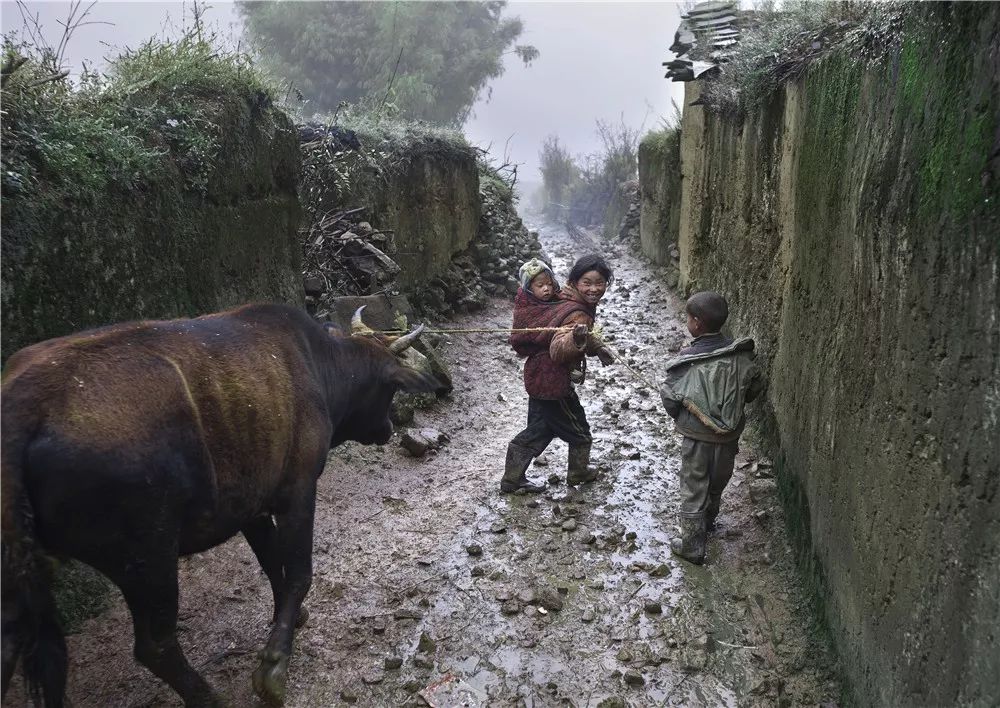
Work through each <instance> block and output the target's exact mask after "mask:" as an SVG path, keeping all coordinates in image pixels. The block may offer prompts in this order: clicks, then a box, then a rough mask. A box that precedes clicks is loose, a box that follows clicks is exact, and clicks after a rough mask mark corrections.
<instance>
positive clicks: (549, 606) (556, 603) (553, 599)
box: [535, 587, 563, 612]
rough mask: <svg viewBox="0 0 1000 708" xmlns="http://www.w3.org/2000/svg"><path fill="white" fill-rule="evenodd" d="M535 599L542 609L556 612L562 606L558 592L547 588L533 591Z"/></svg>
mask: <svg viewBox="0 0 1000 708" xmlns="http://www.w3.org/2000/svg"><path fill="white" fill-rule="evenodd" d="M535 601H536V602H537V603H538V604H539V605H540V606H541V607H542V608H544V609H546V610H552V611H553V612H558V611H559V610H561V609H562V608H563V599H562V597H560V595H559V592H558V591H556V590H554V589H552V588H549V587H545V588H540V589H539V590H538V591H537V592H536V593H535Z"/></svg>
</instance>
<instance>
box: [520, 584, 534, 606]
mask: <svg viewBox="0 0 1000 708" xmlns="http://www.w3.org/2000/svg"><path fill="white" fill-rule="evenodd" d="M517 599H518V600H520V601H521V602H522V603H524V604H525V605H531V604H534V602H535V591H534V590H532V589H531V588H527V589H525V590H521V591H520V592H519V593H517Z"/></svg>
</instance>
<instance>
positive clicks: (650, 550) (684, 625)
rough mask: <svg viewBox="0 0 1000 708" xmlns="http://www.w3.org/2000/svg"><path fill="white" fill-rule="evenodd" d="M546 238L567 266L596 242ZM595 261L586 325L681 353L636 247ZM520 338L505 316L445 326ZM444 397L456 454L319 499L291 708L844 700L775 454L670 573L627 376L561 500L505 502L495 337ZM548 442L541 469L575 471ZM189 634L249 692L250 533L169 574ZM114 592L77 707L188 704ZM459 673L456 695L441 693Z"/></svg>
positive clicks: (509, 382)
mask: <svg viewBox="0 0 1000 708" xmlns="http://www.w3.org/2000/svg"><path fill="white" fill-rule="evenodd" d="M542 241H543V244H544V246H545V248H546V250H547V251H548V253H549V255H550V257H551V258H552V259H553V261H554V263H555V266H556V271H557V273H560V274H564V273H566V272H567V270H568V265H569V263H571V262H572V259H573V258H574V257H576V256H577V255H580V254H581V253H583V252H584V251H585V250H590V246H589V244H581V243H578V242H574V241H572V240H571V239H570V237H569V236H568V235H567V234H566V233H565V232H563V231H562V230H561V229H556V228H545V229H543V231H542ZM603 250H605V251H606V253H607V255H608V256H609V257H610V259H611V262H612V263H613V265H614V267H615V268H616V271H617V275H618V280H617V282H616V283H615V284H614V285H613V287H612V288H611V289H610V290H609V292H608V295H607V297H606V298H605V300H604V302H603V303H602V306H601V309H600V314H599V321H600V322H601V323H602V325H603V327H604V329H605V332H606V334H607V335H608V338H609V339H610V340H611V343H612V344H613V346H615V347H616V348H617V349H618V350H619V351H620V352H622V353H623V354H625V355H626V356H627V357H628V359H629V360H630V361H631V362H632V363H633V365H634V366H635V368H637V369H640V370H643V371H653V370H655V366H656V363H657V362H658V361H661V360H662V359H663V357H665V356H668V355H669V353H670V352H671V351H676V349H677V348H678V347H679V346H680V345H681V343H682V341H683V340H684V337H685V335H686V331H685V330H684V329H683V325H682V323H681V319H680V317H679V312H680V310H681V303H680V302H679V301H678V300H677V298H676V297H675V296H674V295H673V294H671V293H670V292H669V291H668V290H667V288H666V287H665V286H663V285H659V284H654V280H653V273H654V270H653V269H651V268H650V267H649V266H648V265H646V264H644V263H643V262H641V261H640V260H639V259H637V258H635V257H633V256H632V255H630V254H629V249H628V248H626V247H621V246H609V247H605V248H604V249H603ZM509 323H510V304H509V303H508V302H506V301H502V300H495V301H493V302H492V303H491V304H490V306H489V307H488V309H487V310H486V311H484V312H481V313H477V314H476V315H474V316H468V317H465V318H460V319H457V320H455V321H454V322H452V323H450V325H451V326H455V327H463V326H476V327H483V326H497V327H506V326H509ZM444 351H445V353H446V356H447V358H448V360H449V361H450V363H451V366H452V373H453V376H454V379H455V383H456V388H455V391H454V395H453V399H452V400H451V401H447V402H442V403H440V404H438V405H437V406H436V407H434V408H433V409H430V410H424V411H418V412H417V414H416V421H415V423H414V425H415V426H416V427H431V428H436V429H438V430H440V431H441V432H443V433H445V434H447V435H448V436H449V438H450V441H449V442H448V443H447V444H446V445H445V446H444V447H443V448H442V449H441V450H440V451H438V452H437V453H436V454H429V455H428V456H426V457H424V458H420V459H416V458H413V457H410V456H409V455H408V454H407V453H406V452H405V451H404V450H403V449H402V448H401V447H400V446H399V445H398V444H396V442H395V441H394V442H393V443H390V444H389V445H386V446H384V447H381V448H366V447H362V446H358V445H353V444H351V445H347V446H344V447H342V448H340V449H338V450H337V451H336V452H335V453H334V454H332V455H331V456H330V460H329V463H328V465H327V469H326V472H325V474H324V475H323V477H322V479H321V481H320V486H319V489H320V491H319V499H318V502H317V514H316V534H315V554H314V563H315V575H314V582H313V586H312V590H311V591H310V593H309V596H308V598H307V599H306V604H307V606H308V607H309V609H310V612H311V617H310V620H309V622H308V624H307V625H306V626H305V627H304V628H302V629H301V630H300V631H299V632H298V635H297V640H296V652H295V654H294V657H293V659H292V662H291V667H290V671H289V674H290V680H289V687H288V700H287V705H289V706H293V707H294V706H332V705H346V704H350V703H356V704H359V705H393V706H395V705H407V704H414V705H422V704H424V699H423V698H421V695H420V692H421V691H425V689H426V687H428V686H431V685H432V684H435V682H440V681H441V680H442V679H445V682H444V684H442V685H441V686H440V687H439V688H437V689H432V690H431V691H430V692H425V695H426V696H427V697H429V698H430V699H431V701H432V702H434V703H435V704H436V705H462V704H463V703H462V702H461V701H462V700H463V699H465V700H467V701H468V702H466V703H465V705H477V704H478V705H504V706H506V705H526V706H557V705H560V706H561V705H566V706H599V705H602V706H605V707H607V706H616V705H617V706H622V705H635V706H655V705H761V706H765V705H766V706H772V705H816V704H832V703H835V702H836V700H837V698H838V697H839V695H840V688H839V686H838V685H837V683H836V681H835V679H834V673H833V670H832V666H833V664H832V661H831V659H830V656H829V654H828V652H827V650H826V649H825V647H824V646H823V644H822V642H820V641H818V640H816V639H815V637H814V634H813V632H812V631H811V630H810V627H811V621H810V617H809V614H808V610H807V608H808V604H807V602H806V601H805V599H804V596H803V595H802V593H801V591H800V590H799V588H798V586H797V584H796V580H795V574H794V570H793V568H792V565H791V552H790V549H789V548H788V547H787V545H786V542H785V540H784V531H783V526H782V518H781V513H780V509H779V508H778V507H777V500H776V498H775V495H774V484H773V480H771V479H769V477H768V474H769V470H768V468H767V466H766V461H760V460H757V459H756V458H755V456H754V454H753V451H752V450H749V449H744V450H743V451H742V452H741V455H740V457H739V458H738V461H737V467H738V469H737V471H736V474H735V476H734V479H733V482H732V483H731V486H730V488H729V490H727V493H726V496H725V497H724V498H723V507H722V514H721V517H720V531H719V532H718V533H717V534H716V535H715V536H714V537H713V539H712V540H711V542H710V549H709V559H708V563H707V565H705V566H704V567H700V568H696V567H693V566H691V565H688V564H685V563H684V562H682V561H679V560H676V559H674V558H672V557H671V555H670V552H669V545H668V544H669V538H670V536H671V534H672V533H673V527H674V523H675V512H676V499H675V495H676V489H677V479H676V472H677V466H678V448H679V439H678V438H677V437H676V436H675V435H674V434H673V433H672V426H671V423H670V419H669V417H668V416H666V414H665V413H664V412H663V411H662V408H661V406H660V404H659V400H658V397H656V395H655V393H654V392H651V391H647V390H644V389H643V388H642V387H641V385H637V384H638V382H637V380H636V379H635V378H633V377H632V375H631V374H630V373H629V372H628V371H627V370H626V369H624V368H623V367H622V366H620V365H619V366H612V367H607V368H602V367H600V365H599V364H597V363H596V361H595V363H594V364H593V365H592V366H591V370H590V374H589V381H588V382H587V383H586V384H585V385H584V386H583V387H582V389H581V390H580V396H581V399H582V400H583V402H584V405H585V407H586V409H587V413H588V416H589V418H590V421H591V426H592V428H593V430H594V433H595V437H596V440H595V456H596V462H597V464H598V465H599V466H600V467H602V468H603V470H604V474H603V476H602V478H601V479H599V480H598V481H597V482H596V483H594V484H593V485H590V486H589V487H585V488H583V489H581V490H579V491H575V492H573V491H569V490H567V488H566V486H565V485H563V484H558V483H556V484H553V485H551V486H550V489H549V491H548V493H546V494H544V495H541V496H534V497H532V496H512V497H503V496H500V495H499V493H498V482H499V478H500V474H501V471H502V465H503V459H504V451H505V449H506V444H507V441H508V440H509V439H510V438H511V437H512V436H513V435H514V434H515V433H516V432H517V431H518V430H520V428H521V427H522V424H523V422H524V419H525V415H526V410H527V400H526V397H525V394H524V391H523V388H522V385H521V380H520V362H519V360H518V359H517V358H516V357H515V355H514V354H513V352H512V351H511V350H510V349H509V347H507V346H505V344H504V342H503V338H502V337H499V336H496V335H486V336H483V335H480V336H475V337H462V338H460V337H458V336H454V337H453V338H452V339H451V340H450V341H449V342H448V343H447V344H446V345H445V347H444ZM565 457H566V446H565V444H563V443H560V442H558V441H557V442H556V443H554V444H553V445H552V446H551V447H550V449H549V450H548V452H547V453H546V455H545V456H544V457H543V458H542V459H540V460H539V461H537V462H536V464H535V468H534V470H533V471H529V472H530V474H532V475H533V476H544V477H548V476H549V475H552V477H553V479H554V480H556V481H557V482H558V480H559V479H560V478H562V477H563V476H564V474H565ZM181 603H182V609H181V641H182V644H183V646H184V648H185V651H186V652H187V654H188V657H189V659H190V660H191V662H192V664H193V665H195V666H197V667H199V668H200V670H201V671H203V672H204V673H205V674H206V676H207V678H208V679H209V681H210V682H211V683H212V684H213V685H215V686H216V687H218V688H219V689H220V690H221V691H222V692H223V693H224V694H225V695H227V696H228V697H229V698H230V700H231V702H232V705H234V706H253V705H258V701H257V700H256V698H255V697H254V696H253V693H252V690H251V687H250V674H251V671H252V670H253V667H254V664H255V659H254V655H255V653H256V651H257V650H258V649H259V648H260V647H262V646H263V644H264V642H265V638H266V636H267V632H268V623H269V619H270V615H271V597H270V590H269V588H268V584H267V582H266V580H265V578H264V575H263V573H262V572H261V571H260V569H259V567H258V565H257V563H256V561H255V560H254V558H253V555H252V553H251V551H250V549H249V547H248V546H247V545H246V543H245V542H244V541H243V540H242V539H241V538H237V539H234V540H232V541H230V542H229V543H227V544H225V545H223V546H221V547H219V548H216V549H213V550H212V551H209V552H207V553H204V554H200V555H198V556H194V557H191V558H188V559H185V560H184V561H182V564H181ZM131 641H132V631H131V623H130V620H129V617H128V613H127V612H126V610H125V608H124V606H123V604H122V603H121V601H120V599H119V600H117V601H116V602H115V604H114V606H113V607H112V609H110V610H109V611H107V612H105V613H104V614H103V615H102V616H100V617H98V618H96V619H94V620H91V621H89V622H88V623H87V624H86V626H85V627H84V629H83V631H82V632H81V633H80V634H77V635H74V636H72V637H70V638H69V645H70V653H71V661H72V664H71V675H70V681H69V696H70V699H71V700H72V704H73V705H74V706H153V705H179V701H178V700H177V698H176V696H175V695H174V694H173V693H172V691H170V689H168V688H167V687H166V686H165V685H164V684H162V683H160V682H159V681H158V680H157V679H155V678H154V677H153V676H152V675H151V674H150V673H149V672H148V671H146V670H145V669H143V668H141V667H140V666H138V665H137V664H136V662H135V661H134V660H133V658H132V651H131ZM449 676H450V677H451V678H448V677H449Z"/></svg>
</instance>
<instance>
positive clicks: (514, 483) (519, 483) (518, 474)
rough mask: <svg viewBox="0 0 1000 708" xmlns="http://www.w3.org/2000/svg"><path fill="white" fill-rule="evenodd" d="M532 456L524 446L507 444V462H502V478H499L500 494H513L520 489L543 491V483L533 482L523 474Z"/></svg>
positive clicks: (533, 492) (532, 491)
mask: <svg viewBox="0 0 1000 708" xmlns="http://www.w3.org/2000/svg"><path fill="white" fill-rule="evenodd" d="M534 456H535V455H534V454H533V453H532V452H531V450H529V449H528V448H526V447H521V446H520V445H515V444H514V443H510V444H509V445H508V446H507V462H506V463H505V464H504V470H503V479H502V480H500V493H501V494H513V493H514V492H517V491H520V490H523V491H525V492H527V493H528V494H539V493H540V492H544V491H545V485H544V484H535V483H534V482H531V481H529V480H528V477H527V475H525V472H526V471H527V469H528V465H530V464H531V460H532V458H534Z"/></svg>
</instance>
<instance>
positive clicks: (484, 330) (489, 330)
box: [377, 325, 660, 391]
mask: <svg viewBox="0 0 1000 708" xmlns="http://www.w3.org/2000/svg"><path fill="white" fill-rule="evenodd" d="M572 328H573V325H564V326H562V327H521V328H510V327H495V328H493V327H477V328H473V329H424V330H423V331H424V334H513V333H514V332H564V331H566V330H569V329H572ZM377 332H378V334H406V331H404V330H401V329H383V330H377ZM598 340H599V341H600V342H601V344H602V345H603V346H604V348H605V349H607V350H608V352H610V354H611V356H612V357H613V358H614V359H615V361H617V362H618V363H619V364H621V365H622V366H623V367H625V370H626V371H628V372H629V373H630V374H632V375H633V376H634V377H635V378H636V379H638V380H639V381H640V382H642V383H643V384H645V385H646V387H648V388H651V389H653V390H654V391H656V390H659V388H660V387H659V386H657V385H656V384H655V383H653V382H652V381H650V380H649V379H647V378H646V377H645V376H643V374H642V373H640V372H639V371H636V370H635V369H633V368H632V367H631V366H629V363H628V362H627V361H625V357H623V356H622V355H621V354H619V353H618V352H617V351H616V350H615V349H614V348H613V347H612V346H611V345H609V344H608V343H607V342H605V341H604V340H603V339H600V337H598Z"/></svg>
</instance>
